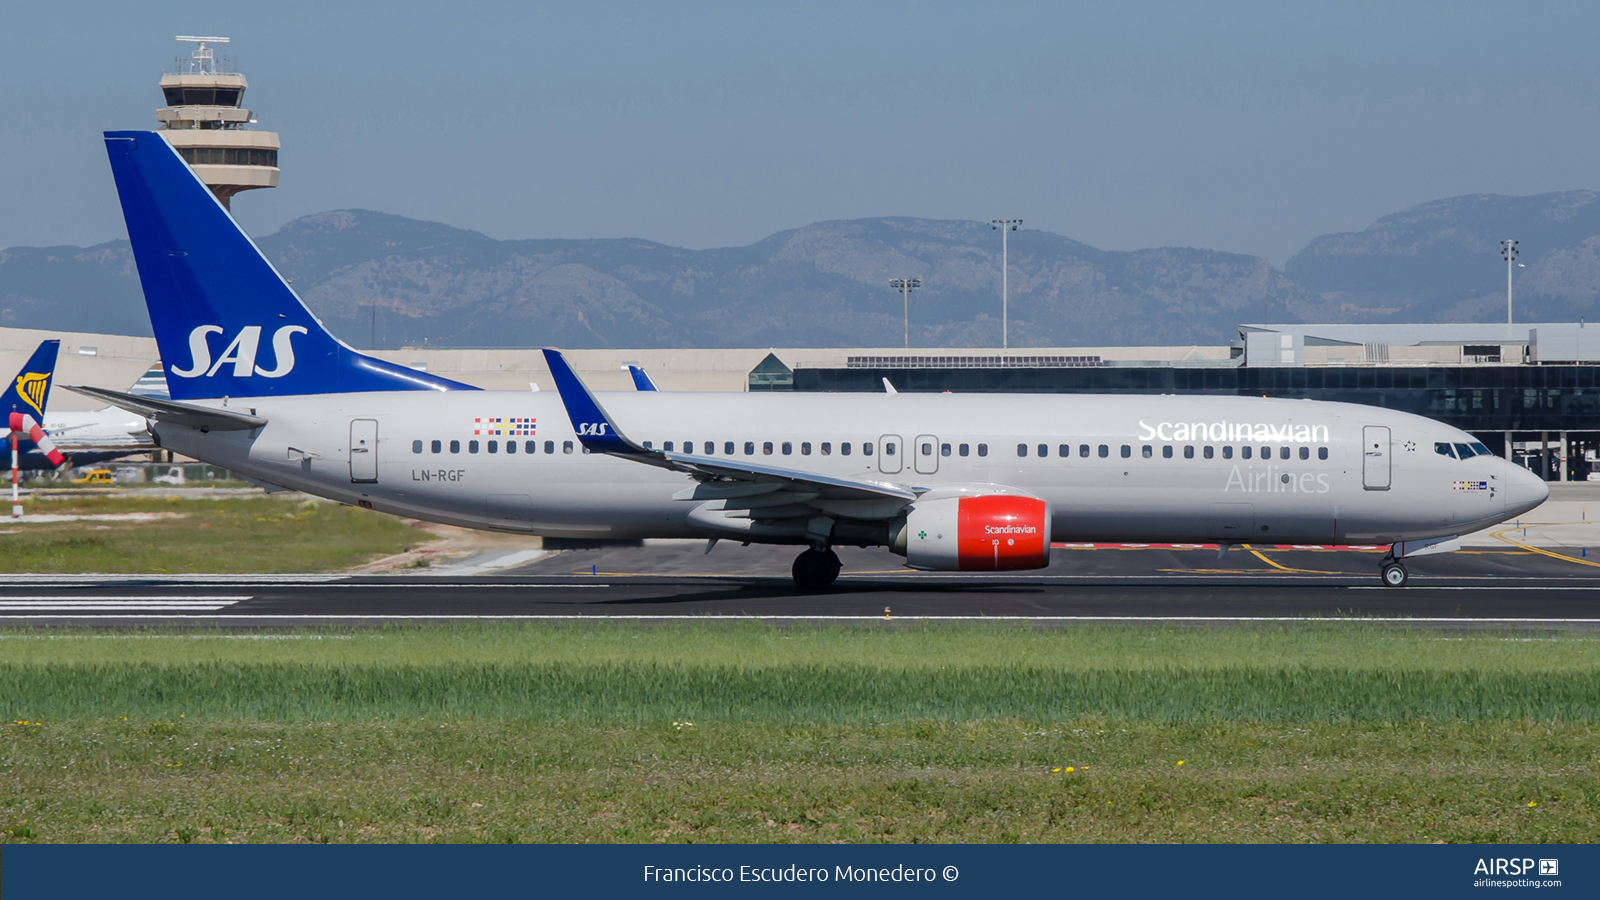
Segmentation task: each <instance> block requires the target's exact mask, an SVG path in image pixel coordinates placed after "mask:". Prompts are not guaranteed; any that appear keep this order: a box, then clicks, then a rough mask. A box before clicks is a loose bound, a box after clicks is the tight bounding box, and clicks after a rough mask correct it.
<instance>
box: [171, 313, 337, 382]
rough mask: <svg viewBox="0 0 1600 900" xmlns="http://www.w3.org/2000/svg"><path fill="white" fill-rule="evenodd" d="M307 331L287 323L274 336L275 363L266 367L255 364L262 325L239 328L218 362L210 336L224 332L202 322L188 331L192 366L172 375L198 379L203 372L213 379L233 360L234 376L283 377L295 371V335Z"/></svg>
mask: <svg viewBox="0 0 1600 900" xmlns="http://www.w3.org/2000/svg"><path fill="white" fill-rule="evenodd" d="M305 333H306V330H305V329H304V328H302V327H301V326H299V325H285V326H284V327H282V328H279V329H278V330H277V331H276V332H275V333H273V335H272V356H273V361H274V362H275V363H276V365H274V366H273V367H272V368H270V369H267V368H263V367H261V366H258V365H256V350H257V348H259V347H260V345H261V326H260V325H246V326H245V327H244V328H241V329H239V334H238V335H237V336H235V337H234V339H233V341H232V342H231V343H229V344H228V349H226V350H224V351H222V356H220V357H218V358H217V361H216V362H214V363H213V362H212V361H211V345H210V343H209V342H208V336H209V335H211V334H222V326H220V325H201V326H200V327H198V328H196V329H195V330H193V331H191V332H189V356H190V360H191V361H190V365H189V367H188V368H187V369H179V368H174V369H172V374H174V375H177V376H178V377H180V378H198V377H200V376H201V375H204V376H206V377H207V378H210V377H211V376H213V375H215V374H217V371H218V370H220V369H221V368H222V367H223V366H225V365H227V364H228V363H233V377H235V378H249V377H250V376H251V375H260V376H261V377H262V378H282V377H283V376H285V375H287V374H289V373H290V372H292V371H294V345H293V344H292V343H290V341H291V339H292V338H293V337H294V336H295V335H296V334H305Z"/></svg>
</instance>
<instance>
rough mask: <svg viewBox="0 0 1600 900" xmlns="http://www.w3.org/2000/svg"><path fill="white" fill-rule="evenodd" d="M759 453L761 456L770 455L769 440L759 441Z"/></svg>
mask: <svg viewBox="0 0 1600 900" xmlns="http://www.w3.org/2000/svg"><path fill="white" fill-rule="evenodd" d="M761 455H762V456H771V455H772V442H771V441H762V442H761Z"/></svg>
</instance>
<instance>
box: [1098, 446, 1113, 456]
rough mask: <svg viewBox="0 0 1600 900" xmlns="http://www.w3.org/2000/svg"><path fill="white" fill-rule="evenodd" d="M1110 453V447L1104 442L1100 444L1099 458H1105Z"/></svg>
mask: <svg viewBox="0 0 1600 900" xmlns="http://www.w3.org/2000/svg"><path fill="white" fill-rule="evenodd" d="M1110 455H1111V448H1110V447H1109V446H1107V445H1105V444H1101V445H1100V458H1101V459H1105V458H1106V457H1108V456H1110Z"/></svg>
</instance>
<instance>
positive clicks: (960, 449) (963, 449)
mask: <svg viewBox="0 0 1600 900" xmlns="http://www.w3.org/2000/svg"><path fill="white" fill-rule="evenodd" d="M968 449H969V447H968V445H967V444H962V445H961V446H960V447H957V448H956V452H958V453H960V454H961V455H962V456H966V455H967V451H968Z"/></svg>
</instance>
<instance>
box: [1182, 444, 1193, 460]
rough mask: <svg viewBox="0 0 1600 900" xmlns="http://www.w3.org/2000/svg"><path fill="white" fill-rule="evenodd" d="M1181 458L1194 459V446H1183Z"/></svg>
mask: <svg viewBox="0 0 1600 900" xmlns="http://www.w3.org/2000/svg"><path fill="white" fill-rule="evenodd" d="M1183 458H1184V459H1194V446H1193V445H1192V444H1184V445H1183Z"/></svg>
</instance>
